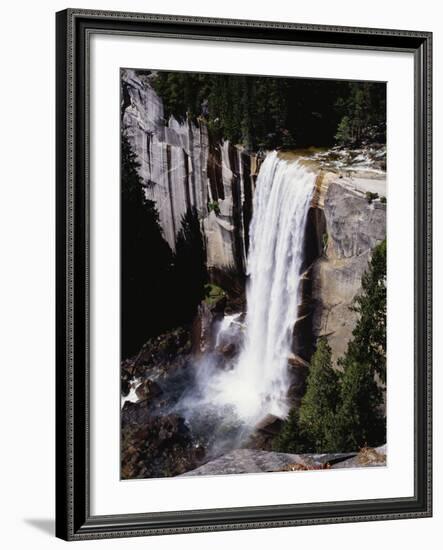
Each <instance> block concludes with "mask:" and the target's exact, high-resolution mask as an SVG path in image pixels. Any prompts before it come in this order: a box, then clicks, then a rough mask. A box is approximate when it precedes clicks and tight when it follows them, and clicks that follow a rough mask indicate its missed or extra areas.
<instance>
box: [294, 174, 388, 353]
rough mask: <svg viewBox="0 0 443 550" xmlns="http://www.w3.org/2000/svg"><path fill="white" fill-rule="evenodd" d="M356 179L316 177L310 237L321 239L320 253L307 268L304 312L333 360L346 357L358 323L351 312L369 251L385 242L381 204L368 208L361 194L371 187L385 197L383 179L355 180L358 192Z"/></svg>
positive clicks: (383, 206) (368, 205)
mask: <svg viewBox="0 0 443 550" xmlns="http://www.w3.org/2000/svg"><path fill="white" fill-rule="evenodd" d="M355 179H356V178H355V177H340V176H338V175H337V174H333V173H327V174H323V175H322V176H320V177H319V180H320V183H319V187H318V193H317V196H316V198H315V203H314V205H313V206H314V209H315V210H316V212H315V213H313V215H312V217H311V220H312V221H311V224H312V226H313V227H312V228H311V231H312V233H313V234H314V235H317V236H318V237H319V238H320V239H318V240H317V249H316V250H317V251H318V250H319V247H320V246H321V248H322V250H321V251H320V253H319V254H318V257H317V258H316V259H314V260H313V261H312V263H311V264H310V265H309V267H308V268H307V280H308V282H307V284H306V293H305V304H304V306H305V308H307V310H308V312H309V315H310V319H309V328H310V331H311V337H312V338H313V339H314V340H315V339H317V338H318V337H319V336H326V337H327V339H328V342H329V345H330V346H331V349H332V352H333V356H334V358H337V357H339V356H340V355H342V354H343V353H344V352H345V351H346V347H347V343H348V341H349V339H350V337H351V334H352V330H353V329H354V327H355V323H356V320H357V318H356V313H355V312H354V311H352V310H351V309H350V306H351V305H352V303H353V300H354V298H355V296H356V295H357V294H358V292H359V291H360V288H361V277H362V275H363V273H364V272H365V270H366V269H367V268H368V262H369V260H370V257H371V251H372V249H373V248H374V247H375V246H376V245H377V244H378V243H380V242H381V241H382V240H383V239H384V238H385V237H386V204H385V203H383V202H381V201H380V200H379V199H377V200H373V201H370V202H369V201H368V199H367V196H366V194H365V193H366V191H365V189H369V188H371V189H372V188H374V186H376V187H377V189H378V190H379V191H380V195H381V196H385V194H386V191H385V187H386V181H385V178H384V175H383V174H379V175H378V176H377V179H376V180H374V179H372V178H369V179H366V178H364V177H360V178H358V184H359V185H358V186H356V185H355ZM320 243H321V244H320ZM302 355H303V354H302Z"/></svg>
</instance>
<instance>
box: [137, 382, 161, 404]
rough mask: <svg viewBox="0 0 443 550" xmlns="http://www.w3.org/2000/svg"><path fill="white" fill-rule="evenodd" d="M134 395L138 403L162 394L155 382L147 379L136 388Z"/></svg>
mask: <svg viewBox="0 0 443 550" xmlns="http://www.w3.org/2000/svg"><path fill="white" fill-rule="evenodd" d="M135 393H136V394H137V397H138V398H139V400H140V401H145V400H146V399H150V400H152V399H155V398H156V397H158V396H159V395H161V394H162V389H161V387H160V386H159V385H158V384H157V383H156V382H154V381H153V380H149V379H147V380H144V381H143V382H142V383H141V384H139V386H137V389H136V390H135Z"/></svg>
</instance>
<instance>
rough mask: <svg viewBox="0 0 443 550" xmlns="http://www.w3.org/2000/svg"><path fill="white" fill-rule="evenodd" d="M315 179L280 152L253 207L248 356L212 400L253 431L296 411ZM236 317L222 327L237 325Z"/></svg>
mask: <svg viewBox="0 0 443 550" xmlns="http://www.w3.org/2000/svg"><path fill="white" fill-rule="evenodd" d="M314 183H315V174H313V173H311V172H309V171H307V170H306V169H305V168H304V167H303V165H301V164H300V163H299V162H287V161H284V160H281V159H279V158H278V155H277V153H276V152H273V153H270V154H268V156H267V157H266V159H265V161H264V162H263V165H262V166H261V168H260V172H259V176H258V179H257V186H256V191H255V196H254V203H253V218H252V221H251V226H250V248H249V254H248V266H247V270H248V275H249V281H248V288H247V313H246V322H245V334H244V341H243V345H242V350H241V352H240V355H239V357H238V359H237V361H236V364H235V365H234V367H233V368H232V369H231V370H228V371H222V372H219V373H216V374H215V375H213V377H211V379H210V380H207V381H206V389H205V394H206V396H205V397H206V399H205V400H206V401H207V402H210V403H211V404H212V405H214V406H219V407H221V408H223V407H224V408H226V407H230V408H232V409H234V411H235V413H236V415H237V416H238V417H239V419H241V420H242V421H244V422H245V423H246V424H248V425H252V424H254V423H255V422H257V421H258V420H260V419H261V418H263V417H264V416H265V415H267V414H274V415H276V416H279V417H285V416H286V415H287V413H288V404H287V392H288V389H289V378H288V364H287V363H288V357H289V355H290V353H291V347H292V333H293V328H294V323H295V321H296V319H297V310H298V305H299V303H300V298H301V293H300V280H301V273H300V271H301V268H302V262H303V243H304V236H305V228H306V220H307V213H308V210H309V206H310V201H311V198H312V194H313V190H314ZM233 321H234V320H233V319H232V316H231V317H230V318H227V319H226V322H222V323H221V327H220V328H221V329H222V330H223V331H225V330H227V329H228V328H229V327H231V326H232V323H233Z"/></svg>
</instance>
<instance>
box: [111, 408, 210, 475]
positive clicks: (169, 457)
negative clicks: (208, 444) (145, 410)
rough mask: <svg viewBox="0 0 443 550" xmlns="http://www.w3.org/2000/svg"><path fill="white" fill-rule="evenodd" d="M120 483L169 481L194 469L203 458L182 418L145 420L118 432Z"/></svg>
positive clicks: (149, 418) (201, 450)
mask: <svg viewBox="0 0 443 550" xmlns="http://www.w3.org/2000/svg"><path fill="white" fill-rule="evenodd" d="M121 436H122V446H121V461H122V477H123V479H134V478H146V477H169V476H175V475H179V474H182V473H184V472H186V471H188V470H190V469H192V468H195V467H196V466H197V465H198V464H199V462H200V461H201V459H202V458H203V456H204V452H205V451H204V449H203V447H201V446H200V445H196V444H195V443H194V441H193V439H192V435H191V432H190V430H189V428H188V427H187V426H186V424H185V421H184V419H183V418H182V417H180V416H178V415H175V414H169V415H165V416H154V417H148V418H146V420H145V421H144V422H143V423H142V424H140V425H133V424H131V425H126V426H123V428H122V433H121Z"/></svg>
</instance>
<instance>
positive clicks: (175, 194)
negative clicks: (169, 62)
mask: <svg viewBox="0 0 443 550" xmlns="http://www.w3.org/2000/svg"><path fill="white" fill-rule="evenodd" d="M121 77H122V129H123V130H124V131H125V132H126V134H127V136H128V139H129V142H130V144H131V146H132V148H133V150H134V151H135V153H136V155H137V159H138V161H139V163H140V169H139V173H140V176H141V177H142V179H143V184H144V188H145V194H146V197H147V198H148V199H150V200H153V201H155V203H156V206H157V209H158V213H159V218H160V225H161V227H162V230H163V234H164V237H165V239H166V240H167V242H168V244H169V246H170V247H171V248H172V249H173V250H174V249H175V245H176V239H177V235H178V232H179V231H180V227H181V221H182V218H183V216H184V215H185V213H186V212H187V210H188V209H190V208H191V207H195V208H196V210H197V212H198V215H199V219H200V220H201V225H202V229H203V233H204V236H205V239H206V245H207V246H206V251H207V265H208V268H209V270H211V268H214V269H235V270H236V271H237V272H239V273H243V272H244V269H245V261H246V253H247V247H248V228H249V221H250V219H251V214H252V197H253V192H254V183H255V178H256V176H257V171H258V165H259V163H258V160H257V157H256V155H250V154H247V153H246V152H244V151H242V150H241V149H240V148H239V147H236V146H234V145H232V144H231V143H229V142H228V141H225V142H223V143H212V142H211V140H210V137H209V135H208V130H207V127H206V125H205V124H204V122H200V121H195V122H191V121H190V120H188V121H185V122H183V123H182V122H178V121H177V120H175V119H174V118H173V117H171V118H170V119H169V120H168V121H165V120H164V110H163V103H162V101H161V99H160V98H159V96H158V95H157V94H156V93H155V91H154V90H153V88H152V87H151V85H150V83H149V77H146V76H141V75H137V74H136V72H135V71H133V70H130V69H124V70H122V73H121Z"/></svg>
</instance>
